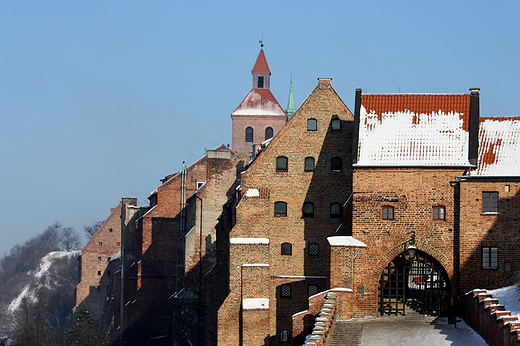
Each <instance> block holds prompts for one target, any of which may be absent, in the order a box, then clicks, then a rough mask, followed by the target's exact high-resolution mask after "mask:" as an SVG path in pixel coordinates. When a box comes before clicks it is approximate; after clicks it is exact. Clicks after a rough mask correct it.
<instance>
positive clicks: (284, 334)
mask: <svg viewBox="0 0 520 346" xmlns="http://www.w3.org/2000/svg"><path fill="white" fill-rule="evenodd" d="M290 341H291V331H290V330H289V329H282V330H281V331H280V342H281V343H287V342H290Z"/></svg>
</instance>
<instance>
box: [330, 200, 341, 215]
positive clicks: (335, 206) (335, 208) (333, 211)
mask: <svg viewBox="0 0 520 346" xmlns="http://www.w3.org/2000/svg"><path fill="white" fill-rule="evenodd" d="M330 217H341V204H339V203H336V202H334V203H332V204H331V205H330Z"/></svg>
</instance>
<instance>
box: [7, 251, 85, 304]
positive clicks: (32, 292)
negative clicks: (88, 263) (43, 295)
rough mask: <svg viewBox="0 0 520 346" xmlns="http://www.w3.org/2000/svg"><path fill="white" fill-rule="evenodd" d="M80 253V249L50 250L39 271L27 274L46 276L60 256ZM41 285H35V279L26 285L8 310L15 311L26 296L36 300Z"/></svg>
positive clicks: (42, 260) (36, 276)
mask: <svg viewBox="0 0 520 346" xmlns="http://www.w3.org/2000/svg"><path fill="white" fill-rule="evenodd" d="M79 253H80V251H70V252H69V251H53V252H49V253H48V254H47V255H45V257H43V258H42V259H41V260H40V264H39V266H38V269H37V271H36V272H35V273H34V274H33V273H31V272H29V273H27V275H34V277H35V278H36V279H40V278H42V277H45V275H46V274H47V272H48V271H49V268H50V267H51V266H52V264H53V263H54V262H55V261H56V260H58V259H60V258H63V257H74V256H78V255H79ZM45 284H46V285H47V284H48V282H47V280H45ZM40 287H41V285H39V284H36V285H35V284H34V281H33V282H31V283H29V284H28V285H27V286H25V287H24V289H23V290H22V292H21V293H20V294H19V295H18V297H16V298H15V299H13V301H12V302H11V304H9V306H8V307H7V312H9V313H13V312H15V311H16V310H17V309H18V308H19V307H20V304H21V303H22V300H23V299H24V298H27V299H29V301H31V302H35V301H36V291H37V290H38V289H39V288H40Z"/></svg>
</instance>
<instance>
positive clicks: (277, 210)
mask: <svg viewBox="0 0 520 346" xmlns="http://www.w3.org/2000/svg"><path fill="white" fill-rule="evenodd" d="M274 216H287V203H285V202H275V203H274Z"/></svg>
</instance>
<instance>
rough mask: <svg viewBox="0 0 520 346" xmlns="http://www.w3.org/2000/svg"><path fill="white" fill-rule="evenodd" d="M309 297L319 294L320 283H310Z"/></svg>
mask: <svg viewBox="0 0 520 346" xmlns="http://www.w3.org/2000/svg"><path fill="white" fill-rule="evenodd" d="M308 292H309V293H308V294H309V297H312V296H313V295H315V294H318V285H309V287H308Z"/></svg>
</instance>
